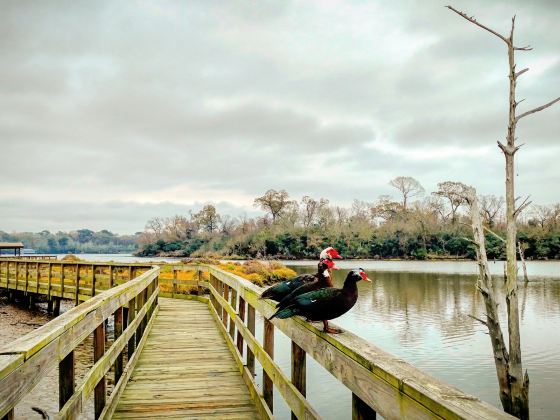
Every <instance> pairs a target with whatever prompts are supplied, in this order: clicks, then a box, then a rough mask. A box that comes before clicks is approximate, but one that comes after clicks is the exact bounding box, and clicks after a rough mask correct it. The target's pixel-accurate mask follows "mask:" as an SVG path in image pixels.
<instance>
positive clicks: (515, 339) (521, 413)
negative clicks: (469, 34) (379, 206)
mask: <svg viewBox="0 0 560 420" xmlns="http://www.w3.org/2000/svg"><path fill="white" fill-rule="evenodd" d="M447 7H448V8H449V9H450V10H452V11H453V12H455V13H457V14H458V15H459V16H461V17H462V18H464V19H466V20H468V21H469V22H471V23H473V24H474V25H476V26H478V27H480V28H482V29H484V30H486V31H488V32H490V33H491V34H493V35H495V36H497V37H498V38H500V39H501V40H502V41H503V42H504V43H505V44H506V46H507V52H508V64H509V120H508V128H507V134H506V144H503V143H502V142H500V141H498V146H499V147H500V149H501V150H502V152H503V154H504V157H505V163H506V225H507V233H506V257H507V261H506V303H507V316H508V332H509V363H508V368H509V371H508V382H509V387H510V392H511V395H510V399H509V401H506V402H505V403H504V400H503V399H502V405H503V406H504V410H505V411H506V412H508V413H510V414H513V415H514V416H516V417H519V418H521V419H528V418H529V377H528V375H527V372H525V375H523V365H522V361H521V336H520V333H519V307H518V306H519V305H518V298H517V249H516V244H517V226H516V218H517V216H518V215H519V214H520V213H521V211H522V210H523V209H525V208H526V207H527V206H528V205H529V204H530V202H529V201H528V199H526V200H525V201H524V202H523V203H521V205H519V207H517V208H516V201H517V199H516V198H515V188H514V187H515V183H514V181H515V174H514V167H515V166H514V163H515V160H514V158H515V153H516V152H517V151H518V150H519V148H520V147H521V146H522V145H516V144H515V142H516V137H515V129H516V127H517V123H518V121H519V120H520V119H521V118H523V117H526V116H528V115H531V114H534V113H536V112H539V111H542V110H543V109H546V108H548V107H549V106H551V105H553V104H555V103H556V102H558V101H560V97H558V98H556V99H554V100H552V101H550V102H548V103H546V104H544V105H542V106H539V107H537V108H534V109H532V110H529V111H526V112H524V113H522V114H519V115H518V114H517V112H516V109H517V105H519V103H520V102H517V100H516V97H515V88H516V84H517V79H518V78H519V76H521V75H522V74H523V73H525V72H526V71H528V70H529V69H528V68H525V69H523V70H519V71H517V70H516V65H515V51H530V50H531V49H532V48H531V47H529V46H526V47H517V46H515V45H514V43H513V33H514V30H515V16H514V17H513V18H512V19H511V30H510V33H509V36H508V37H506V36H504V35H501V34H500V33H498V32H496V31H494V30H493V29H490V28H489V27H487V26H485V25H482V24H481V23H479V22H478V21H477V20H476V19H475V18H474V17H473V16H468V15H467V14H466V13H463V12H460V11H459V10H457V9H455V8H453V7H451V6H447ZM474 200H475V202H476V197H474ZM478 217H479V218H480V215H478ZM501 392H502V390H500V393H501ZM500 397H501V395H500Z"/></svg>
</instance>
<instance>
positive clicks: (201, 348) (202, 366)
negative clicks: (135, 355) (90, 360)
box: [113, 298, 258, 419]
mask: <svg viewBox="0 0 560 420" xmlns="http://www.w3.org/2000/svg"><path fill="white" fill-rule="evenodd" d="M142 417H145V418H165V417H175V418H223V419H231V418H235V419H249V418H258V416H257V411H256V409H255V405H254V403H253V400H252V399H251V396H250V394H249V391H248V389H247V386H246V385H245V382H244V381H243V379H242V377H241V375H240V374H239V370H238V367H237V365H236V364H235V361H234V359H233V356H232V354H231V352H230V350H229V349H228V347H227V345H226V342H225V340H224V338H223V336H222V335H221V334H220V332H219V330H218V328H216V321H215V320H214V318H213V317H212V315H211V313H210V311H209V309H208V306H207V305H206V304H204V303H201V302H197V301H190V300H189V301H183V300H176V299H175V300H173V299H165V298H160V310H159V313H158V315H157V318H156V320H155V322H154V325H153V328H152V330H151V331H150V334H149V336H148V339H147V342H146V345H145V346H144V349H143V350H142V353H141V355H140V358H139V360H138V363H137V365H136V367H135V368H134V371H133V373H132V376H131V379H130V381H129V382H128V384H127V385H126V388H125V389H124V392H123V394H122V396H121V398H120V399H119V402H118V405H117V409H116V411H115V413H114V416H113V418H115V419H124V418H142Z"/></svg>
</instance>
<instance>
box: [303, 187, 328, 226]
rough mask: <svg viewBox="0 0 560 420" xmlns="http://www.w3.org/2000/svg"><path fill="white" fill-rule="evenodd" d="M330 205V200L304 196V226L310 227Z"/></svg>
mask: <svg viewBox="0 0 560 420" xmlns="http://www.w3.org/2000/svg"><path fill="white" fill-rule="evenodd" d="M328 205H329V200H327V199H326V198H320V199H319V200H315V199H314V198H311V197H309V196H308V195H305V196H303V198H302V199H301V214H302V222H303V226H304V227H309V226H311V225H312V224H313V223H315V222H316V219H317V217H318V215H319V213H320V212H321V210H322V209H323V208H325V207H327V206H328Z"/></svg>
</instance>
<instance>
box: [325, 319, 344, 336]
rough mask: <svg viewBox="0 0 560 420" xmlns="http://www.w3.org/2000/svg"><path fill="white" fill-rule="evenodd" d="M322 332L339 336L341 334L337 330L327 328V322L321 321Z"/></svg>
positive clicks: (339, 330)
mask: <svg viewBox="0 0 560 420" xmlns="http://www.w3.org/2000/svg"><path fill="white" fill-rule="evenodd" d="M323 331H324V332H326V333H329V334H340V333H341V332H342V330H341V329H339V328H334V327H329V323H328V321H323Z"/></svg>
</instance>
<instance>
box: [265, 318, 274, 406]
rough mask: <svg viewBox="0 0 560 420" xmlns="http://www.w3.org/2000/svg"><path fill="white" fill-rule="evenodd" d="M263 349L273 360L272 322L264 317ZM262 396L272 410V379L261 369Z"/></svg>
mask: <svg viewBox="0 0 560 420" xmlns="http://www.w3.org/2000/svg"><path fill="white" fill-rule="evenodd" d="M263 348H264V351H266V352H267V353H268V355H269V356H270V358H271V359H273V360H274V324H273V323H272V322H270V321H269V320H268V319H266V318H265V320H264V339H263ZM263 398H264V400H265V402H266V405H268V408H270V412H271V413H272V412H273V403H274V395H273V390H272V379H271V378H270V377H269V376H268V375H267V374H266V372H265V371H264V370H263Z"/></svg>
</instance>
